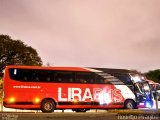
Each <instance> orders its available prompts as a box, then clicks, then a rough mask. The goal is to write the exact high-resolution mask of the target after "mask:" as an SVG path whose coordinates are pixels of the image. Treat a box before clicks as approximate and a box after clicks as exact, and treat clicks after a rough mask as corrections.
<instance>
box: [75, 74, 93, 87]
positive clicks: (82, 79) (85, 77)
mask: <svg viewBox="0 0 160 120" xmlns="http://www.w3.org/2000/svg"><path fill="white" fill-rule="evenodd" d="M76 83H84V84H85V83H89V84H92V83H94V74H93V73H87V72H86V73H85V72H77V73H76Z"/></svg>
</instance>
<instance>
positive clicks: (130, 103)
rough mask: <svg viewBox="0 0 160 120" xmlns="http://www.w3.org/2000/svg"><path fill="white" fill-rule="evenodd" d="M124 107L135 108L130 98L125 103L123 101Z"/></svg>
mask: <svg viewBox="0 0 160 120" xmlns="http://www.w3.org/2000/svg"><path fill="white" fill-rule="evenodd" d="M124 107H125V109H135V108H136V105H135V102H134V101H132V100H127V101H126V102H125V103H124Z"/></svg>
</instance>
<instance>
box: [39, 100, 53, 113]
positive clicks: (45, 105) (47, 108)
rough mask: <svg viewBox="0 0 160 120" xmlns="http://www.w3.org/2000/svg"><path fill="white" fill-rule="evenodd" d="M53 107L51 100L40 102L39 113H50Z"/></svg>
mask: <svg viewBox="0 0 160 120" xmlns="http://www.w3.org/2000/svg"><path fill="white" fill-rule="evenodd" d="M55 107H56V105H55V103H54V101H53V100H49V99H45V100H43V101H42V104H41V111H42V112H44V113H51V112H54V110H55Z"/></svg>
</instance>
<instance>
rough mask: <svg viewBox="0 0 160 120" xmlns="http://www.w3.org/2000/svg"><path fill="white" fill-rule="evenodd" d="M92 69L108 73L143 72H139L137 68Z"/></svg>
mask: <svg viewBox="0 0 160 120" xmlns="http://www.w3.org/2000/svg"><path fill="white" fill-rule="evenodd" d="M92 69H96V70H100V71H103V72H108V73H124V74H128V73H135V74H141V73H140V72H138V71H136V70H128V69H116V68H92Z"/></svg>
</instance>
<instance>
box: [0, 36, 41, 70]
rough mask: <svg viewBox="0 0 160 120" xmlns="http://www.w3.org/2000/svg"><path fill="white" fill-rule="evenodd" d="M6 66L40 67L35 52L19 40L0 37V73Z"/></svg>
mask: <svg viewBox="0 0 160 120" xmlns="http://www.w3.org/2000/svg"><path fill="white" fill-rule="evenodd" d="M6 65H37V66H39V65H42V60H41V58H40V57H39V56H38V53H37V51H36V50H35V49H34V48H32V47H31V46H27V45H26V44H24V43H23V42H22V41H20V40H13V39H11V37H10V36H8V35H0V72H2V71H3V69H4V68H5V66H6Z"/></svg>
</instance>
